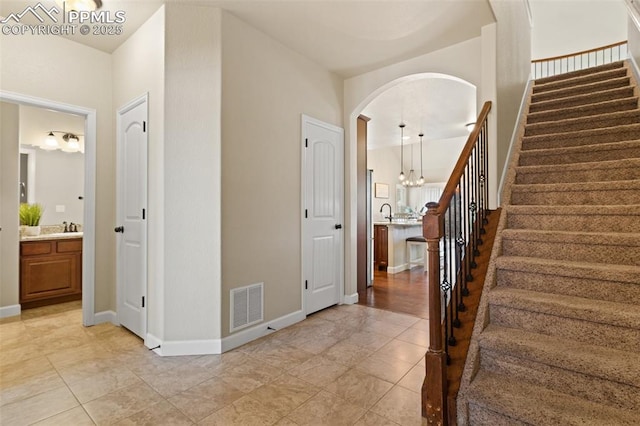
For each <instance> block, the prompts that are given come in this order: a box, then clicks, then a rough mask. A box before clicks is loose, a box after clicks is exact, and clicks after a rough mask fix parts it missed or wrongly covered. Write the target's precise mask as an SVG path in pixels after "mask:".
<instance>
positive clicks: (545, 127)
mask: <svg viewBox="0 0 640 426" xmlns="http://www.w3.org/2000/svg"><path fill="white" fill-rule="evenodd" d="M637 123H640V110H636V111H629V112H626V113H623V114H618V115H616V116H614V117H606V118H602V119H599V118H595V117H593V118H591V117H588V118H586V119H584V120H580V121H575V122H565V121H562V120H560V121H555V122H552V123H537V124H529V125H527V126H526V128H525V131H524V135H525V136H539V135H548V134H551V133H566V132H578V131H580V130H591V129H598V128H602V127H614V126H624V125H627V124H637Z"/></svg>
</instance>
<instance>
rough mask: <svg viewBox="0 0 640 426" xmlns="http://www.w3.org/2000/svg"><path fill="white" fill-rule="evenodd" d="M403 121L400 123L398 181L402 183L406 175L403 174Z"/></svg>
mask: <svg viewBox="0 0 640 426" xmlns="http://www.w3.org/2000/svg"><path fill="white" fill-rule="evenodd" d="M404 126H405V125H404V123H400V176H398V179H400V182H402V184H403V185H404V184H405V183H404V181H405V179H406V176H405V175H404Z"/></svg>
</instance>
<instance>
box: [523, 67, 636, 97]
mask: <svg viewBox="0 0 640 426" xmlns="http://www.w3.org/2000/svg"><path fill="white" fill-rule="evenodd" d="M626 75H627V69H626V68H618V69H615V70H612V71H608V72H604V73H598V74H591V75H588V76H584V77H582V78H580V79H573V80H562V81H558V82H555V83H547V84H536V85H535V86H534V87H533V93H536V94H537V93H542V92H548V91H550V90H558V89H562V88H564V87H572V86H576V85H582V84H589V83H596V82H598V81H604V80H610V79H614V78H620V77H625V76H626Z"/></svg>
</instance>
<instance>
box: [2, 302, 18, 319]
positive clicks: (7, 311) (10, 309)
mask: <svg viewBox="0 0 640 426" xmlns="http://www.w3.org/2000/svg"><path fill="white" fill-rule="evenodd" d="M20 311H21V308H20V305H9V306H3V307H1V308H0V318H8V317H15V316H16V315H20Z"/></svg>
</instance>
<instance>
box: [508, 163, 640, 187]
mask: <svg viewBox="0 0 640 426" xmlns="http://www.w3.org/2000/svg"><path fill="white" fill-rule="evenodd" d="M516 172H517V175H516V183H518V184H538V183H542V184H544V183H571V182H587V181H599V182H604V181H615V180H634V179H640V158H627V159H623V160H610V161H594V162H588V163H573V164H545V165H538V166H518V167H516Z"/></svg>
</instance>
